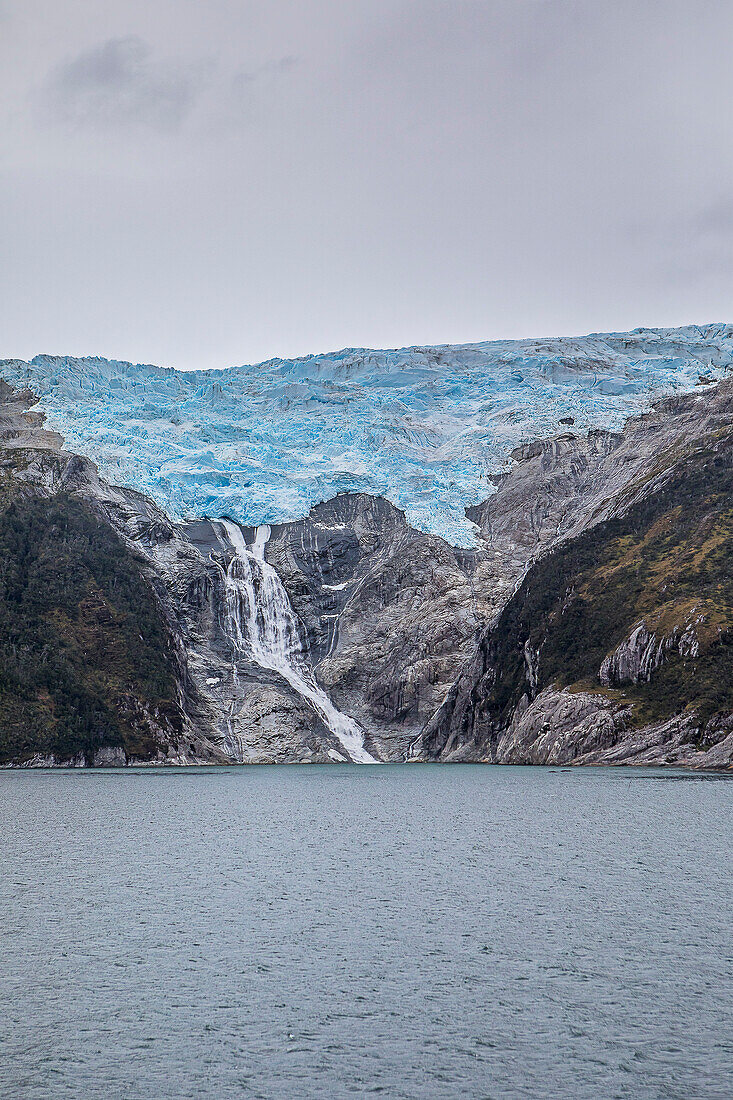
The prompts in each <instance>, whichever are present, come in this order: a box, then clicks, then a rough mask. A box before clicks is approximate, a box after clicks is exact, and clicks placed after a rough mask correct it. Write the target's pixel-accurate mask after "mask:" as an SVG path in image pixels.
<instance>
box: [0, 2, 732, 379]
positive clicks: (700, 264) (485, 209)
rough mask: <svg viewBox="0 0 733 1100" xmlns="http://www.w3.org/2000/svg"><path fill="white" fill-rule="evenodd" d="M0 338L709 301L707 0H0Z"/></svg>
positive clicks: (423, 338)
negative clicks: (443, 0) (0, 254)
mask: <svg viewBox="0 0 733 1100" xmlns="http://www.w3.org/2000/svg"><path fill="white" fill-rule="evenodd" d="M0 39H1V44H0V249H1V252H2V266H1V271H2V274H1V276H0V279H1V282H0V357H8V356H18V357H22V358H28V357H30V356H32V355H34V354H37V353H38V352H50V353H56V354H75V355H84V354H95V355H106V356H109V357H115V358H124V359H132V360H134V361H143V362H154V363H161V364H165V365H171V366H179V367H195V366H228V365H231V364H234V363H244V362H253V361H257V360H261V359H265V358H268V357H271V356H276V355H280V356H292V355H299V354H306V353H308V352H316V351H327V350H331V349H335V348H340V347H344V346H371V347H395V346H403V345H408V344H423V343H454V342H463V341H473V340H485V339H492V338H496V337H504V336H516V337H519V336H543V335H561V334H572V333H584V332H589V331H594V330H595V331H606V330H611V329H625V328H632V327H635V326H636V325H643V324H646V325H667V324H670V325H671V324H684V323H688V322H705V321H713V320H733V64H732V63H731V42H733V2H729V0H475V2H470V0H466V2H462V0H448V2H442V0H205V2H204V0H0Z"/></svg>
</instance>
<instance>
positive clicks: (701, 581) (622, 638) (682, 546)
mask: <svg viewBox="0 0 733 1100" xmlns="http://www.w3.org/2000/svg"><path fill="white" fill-rule="evenodd" d="M715 399H716V402H717V407H718V411H719V418H720V422H719V423H718V424H717V426H715V427H713V428H712V429H711V430H709V431H707V432H706V433H704V434H703V435H702V436H701V437H698V438H692V439H690V438H687V439H685V438H681V439H679V440H678V441H677V443H676V445H674V446H672V447H671V448H667V449H664V450H661V451H658V452H657V455H656V459H655V462H652V463H651V464H650V465H649V467H648V469H646V470H645V471H644V472H643V473H642V474H640V475H638V476H637V478H636V479H635V480H633V481H632V482H631V483H630V484H628V485H627V486H626V487H625V488H624V489H623V491H622V492H621V493H619V494H618V495H617V497H616V498H615V500H614V502H613V507H612V508H611V512H612V514H611V516H610V518H607V519H602V520H601V521H600V522H598V523H596V524H594V525H593V526H591V527H590V528H588V529H586V530H585V531H583V532H582V533H580V534H579V535H578V536H577V537H576V538H572V539H569V540H567V541H565V542H564V543H563V544H562V545H560V546H559V548H557V549H555V550H552V551H550V552H549V553H547V554H545V555H544V556H542V557H540V559H539V560H538V561H537V562H536V563H535V564H534V565H533V566H532V567H531V569H530V570H529V572H528V573H527V575H526V577H525V579H524V581H523V583H522V584H521V586H520V588H519V589H518V591H517V592H516V594H515V595H514V596H513V597H512V598H511V599H510V600H509V602H508V603H507V604H506V606H505V607H504V609H503V611H502V612H501V614H500V615H499V617H498V619H497V621H496V622H495V624H494V625H493V626H492V627H491V628H489V629H488V630H487V631H486V632H485V633H484V635H483V637H482V638H481V641H480V643H479V647H478V650H477V652H476V654H475V656H474V657H473V658H472V659H471V661H470V662H469V664H468V665H467V666H466V668H465V669H464V671H463V672H462V674H461V676H460V677H459V678H458V680H457V682H456V684H455V685H454V686H453V688H452V689H451V691H450V692H449V695H448V697H447V699H446V701H445V703H444V704H443V706H442V707H441V709H440V710H439V712H438V713H437V714H436V716H435V717H434V718H433V719H432V721H431V722H430V723H429V724H428V727H427V728H426V730H425V731H424V732H423V735H422V737H421V739H420V741H419V745H416V746H415V749H414V751H415V752H416V754H417V753H418V751H419V753H420V754H424V755H425V756H427V757H428V758H439V759H489V760H493V761H497V762H507V763H567V762H572V761H575V762H585V763H589V762H593V761H600V760H608V761H611V760H613V761H621V760H624V761H629V760H636V759H641V760H645V761H649V760H651V761H659V760H663V761H668V762H672V761H675V762H678V761H679V762H695V763H698V764H700V765H703V764H705V763H708V764H710V765H712V764H720V763H726V762H729V761H730V760H731V758H732V757H733V426H732V424H731V421H732V419H733V416H732V414H733V392H732V391H731V388H730V387H729V386H728V387H725V388H724V389H723V388H722V389H721V393H719V394H717V395H716V398H715Z"/></svg>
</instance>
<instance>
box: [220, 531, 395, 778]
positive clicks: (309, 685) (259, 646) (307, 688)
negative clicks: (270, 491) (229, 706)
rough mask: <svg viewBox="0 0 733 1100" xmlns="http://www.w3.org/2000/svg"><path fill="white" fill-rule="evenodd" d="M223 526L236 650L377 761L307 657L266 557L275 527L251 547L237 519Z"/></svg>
mask: <svg viewBox="0 0 733 1100" xmlns="http://www.w3.org/2000/svg"><path fill="white" fill-rule="evenodd" d="M220 527H221V532H219V531H217V533H218V534H219V536H220V538H221V541H222V543H223V544H224V545H226V546H230V547H231V548H232V550H233V551H234V553H233V554H232V557H231V560H230V561H229V564H228V566H226V568H224V567H222V575H223V579H224V590H225V598H226V613H227V624H226V625H227V629H228V633H229V636H230V638H231V641H232V643H233V645H234V648H235V650H236V651H237V652H238V653H242V654H246V656H247V657H248V658H249V659H250V660H252V661H254V663H255V664H257V665H259V666H260V668H265V669H268V670H270V671H272V672H277V673H279V674H280V676H282V677H283V679H284V680H286V681H287V682H288V683H289V684H290V686H291V688H292V689H293V690H294V691H295V692H296V693H297V694H298V695H300V697H301V698H302V699H304V700H305V701H306V702H307V703H308V705H309V706H310V707H311V709H312V710H314V711H315V712H316V714H317V715H318V716H319V717H320V718H321V719H322V720H323V722H324V723H325V725H326V726H327V727H328V729H329V730H330V731H331V732H332V733H333V734H334V736H335V737H336V738H337V739H338V741H339V742H340V743H341V745H342V746H343V748H344V750H345V752H346V753H347V755H348V757H349V758H350V759H351V760H353V761H354V763H357V764H376V763H378V761H377V760H375V758H374V757H373V756H371V755H370V754H369V753H368V752H367V751H366V749H365V748H364V735H363V734H362V731H361V730H360V728H359V726H358V725H357V723H356V722H355V721H354V719H353V718H350V717H349V715H348V714H342V713H341V711H340V710H337V709H336V707H335V706H334V705H333V703H332V702H331V700H330V699H329V698H328V696H327V695H326V693H325V691H323V689H322V688H320V687H319V686H318V684H317V683H316V679H315V676H314V675H313V670H312V669H311V667H310V665H309V664H308V662H307V661H306V660H305V657H304V656H303V650H302V646H301V642H300V631H299V630H298V621H297V619H296V617H295V613H294V611H293V609H292V607H291V606H290V600H289V599H288V594H287V592H286V591H285V589H284V587H283V584H282V581H281V580H280V578H279V577H278V575H277V572H276V571H275V569H273V567H272V566H271V565H269V564H268V563H267V562H266V561H265V546H266V544H267V540H268V538H269V537H270V528H269V527H268V526H267V525H263V526H260V527H258V528H257V530H256V533H255V539H254V542H253V543H252V547H251V549H250V548H249V547H248V546H247V544H246V542H245V540H244V535H243V534H242V529H241V528H240V527H239V526H238V525H237V524H236V523H232V522H231V521H230V520H221V521H220ZM235 673H236V665H235Z"/></svg>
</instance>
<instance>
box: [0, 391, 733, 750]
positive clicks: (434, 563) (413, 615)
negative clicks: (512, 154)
mask: <svg viewBox="0 0 733 1100" xmlns="http://www.w3.org/2000/svg"><path fill="white" fill-rule="evenodd" d="M34 401H35V397H34V395H33V394H31V393H30V392H18V391H16V390H12V389H11V388H10V387H8V386H6V385H5V384H4V383H2V382H0V515H2V514H3V513H4V511H5V510H6V509H7V508H8V507H10V506H11V504H12V505H13V506H17V505H18V504H19V503H23V502H25V503H26V504H28V505H29V506H30V505H32V506H33V507H36V506H40V505H43V506H44V507H46V506H50V505H53V506H54V507H55V508H57V509H61V511H62V512H63V514H64V515H67V516H68V515H70V514H71V512H72V511H73V509H75V508H76V509H82V511H83V514H84V516H86V517H87V519H88V518H89V517H91V519H93V521H94V523H95V524H97V525H98V526H100V529H101V530H102V531H103V532H107V533H108V534H107V535H104V538H107V537H109V538H111V539H114V540H116V542H115V543H114V545H116V546H117V548H118V549H117V551H116V553H117V554H118V555H119V556H120V558H121V560H124V561H125V562H126V563H127V566H126V568H128V573H129V576H130V578H133V580H134V578H135V577H136V578H137V580H135V581H134V583H135V584H136V585H137V584H138V581H139V587H137V588H136V589H135V591H136V592H137V596H136V601H137V603H136V606H137V608H138V610H139V611H140V613H143V612H144V614H145V616H147V617H148V618H149V619H150V621H151V622H154V623H156V624H157V626H156V629H157V630H158V631H159V634H158V635H156V637H158V638H159V641H158V642H157V643H156V644H157V648H158V649H159V650H160V652H162V653H164V654H165V655H166V658H165V661H164V662H163V665H164V666H165V667H164V669H163V672H165V675H163V672H162V673H161V675H163V679H162V680H161V681H160V683H165V685H166V686H165V690H164V691H163V693H162V695H161V693H160V684H158V686H157V687H156V689H155V692H157V694H155V692H153V694H152V695H151V690H152V689H151V684H150V682H149V681H148V680H146V677H145V675H144V668H143V666H142V665H140V664H139V663H138V664H136V663H135V659H134V655H133V656H130V657H129V659H128V658H127V657H125V658H124V660H123V661H122V663H121V664H120V669H121V671H120V676H119V677H118V679H119V680H120V686H119V689H118V694H117V695H116V696H115V697H114V707H112V709H111V710H110V711H109V712H106V711H105V712H104V714H103V716H102V718H101V719H100V721H99V722H98V723H97V727H95V730H96V732H95V734H94V737H92V739H91V740H88V742H85V743H84V744H82V745H79V744H76V743H73V741H72V742H69V743H66V742H64V743H63V744H62V745H60V744H56V745H55V746H54V745H53V744H49V743H48V740H47V739H46V741H44V739H43V738H42V737H40V736H36V735H35V734H34V736H35V740H34V739H33V737H30V738H26V740H25V741H24V742H23V744H22V745H20V746H19V743H18V741H17V738H16V742H15V751H14V749H13V744H11V743H8V745H7V746H6V749H5V750H4V759H5V760H7V761H16V762H26V763H28V764H31V765H33V764H36V765H38V764H44V763H46V764H47V763H49V762H57V763H58V762H63V763H67V764H76V765H79V764H80V763H86V764H91V763H96V764H97V765H102V764H103V765H105V766H106V765H116V764H119V763H123V762H125V761H127V762H129V761H130V760H139V759H144V760H150V761H152V762H155V761H161V762H169V763H194V762H202V763H203V762H211V763H226V762H253V763H254V762H257V763H266V762H299V761H302V762H308V761H314V762H320V761H322V762H328V761H339V760H343V759H347V758H348V752H345V750H344V745H343V743H342V742H340V740H339V738H338V737H337V736H335V735H334V732H333V730H332V729H331V728H330V726H329V725H328V723H327V722H326V721H325V720H324V718H323V716H322V715H321V714H319V713H317V711H315V710H314V709H313V707H312V706H310V705H309V704H308V702H307V701H306V700H304V698H303V696H302V695H301V694H299V693H298V691H297V690H294V688H293V684H292V682H290V681H289V680H288V677H287V676H284V675H283V674H282V673H281V672H280V671H278V669H277V668H263V667H262V665H261V664H258V663H257V661H256V660H254V659H253V656H252V654H251V653H249V652H248V651H247V649H246V647H241V646H238V645H237V644H236V638H235V637H233V635H232V630H231V626H230V624H229V622H228V611H227V607H228V605H227V592H226V584H225V576H226V573H227V569H228V566H229V563H230V562H231V560H232V555H233V553H234V548H233V546H232V544H231V542H230V540H228V537H227V534H226V529H225V526H224V524H222V523H221V522H217V521H208V520H201V521H200V522H197V523H188V524H178V523H174V522H172V521H171V520H170V518H169V517H168V516H167V515H166V514H165V513H164V512H163V511H162V510H161V509H160V508H158V507H157V506H156V505H155V504H154V503H152V502H151V501H150V500H149V499H148V498H147V497H145V496H143V495H142V494H141V493H138V492H136V491H134V490H131V489H120V488H114V487H112V486H110V485H109V484H108V483H107V482H106V481H104V480H103V479H102V478H101V477H100V476H99V474H98V472H97V470H96V468H95V467H94V465H93V464H92V463H91V462H90V461H89V460H87V459H85V458H81V457H79V456H76V455H73V454H70V453H68V452H66V451H65V450H63V446H62V445H63V440H62V439H61V438H60V437H59V436H58V435H57V434H56V433H53V432H48V431H46V430H45V429H44V426H43V417H42V415H41V414H39V413H38V412H36V411H34V410H33V409H32V408H31V406H32V404H33V403H34ZM732 414H733V384H731V383H721V384H720V385H718V386H716V387H713V388H708V387H706V388H705V389H702V390H700V391H699V392H697V393H693V394H690V395H687V396H685V397H677V398H671V399H667V400H665V401H663V402H661V403H660V404H659V405H657V406H656V407H655V409H654V410H653V411H652V412H650V413H646V414H644V415H643V416H639V417H636V418H634V419H632V420H630V421H628V423H627V424H626V426H625V428H624V430H623V431H622V432H601V431H591V432H590V433H587V434H577V435H576V434H572V433H569V432H563V433H562V434H560V435H557V436H555V437H553V438H550V439H546V440H541V441H539V442H537V443H533V444H531V445H526V446H523V447H520V448H518V449H517V451H515V453H514V456H513V464H512V466H511V468H510V469H508V470H507V472H506V473H505V474H503V475H502V476H500V477H497V478H495V479H494V480H495V492H494V493H493V494H492V495H491V496H490V497H489V498H488V499H487V500H486V501H485V502H484V503H483V504H482V505H480V506H479V507H477V508H474V509H470V510H469V512H468V519H469V521H470V522H471V523H473V524H475V525H476V527H477V529H478V530H479V532H480V542H479V544H478V546H477V547H476V548H475V549H471V550H466V549H460V548H456V547H454V546H451V545H449V544H448V543H446V542H444V541H443V540H442V539H441V538H439V537H437V536H434V535H425V534H423V533H420V532H418V531H416V530H415V529H414V528H412V527H411V526H410V525H409V523H408V522H407V520H406V518H405V515H404V514H403V513H402V512H401V511H400V510H399V509H397V508H396V507H395V506H394V505H392V504H390V503H388V502H387V501H386V500H384V499H382V498H379V497H373V496H370V495H368V494H364V493H344V494H340V495H338V496H336V497H334V498H333V499H332V500H329V501H327V502H325V503H322V504H318V505H316V507H315V508H313V509H312V511H311V512H310V514H309V515H308V517H307V518H305V519H302V520H298V521H296V522H292V523H283V524H280V525H276V526H273V527H272V530H271V532H270V534H269V538H267V540H266V541H262V547H261V548H262V551H263V560H264V561H265V562H266V563H267V564H268V565H269V566H272V567H273V568H274V569H275V570H276V572H277V575H278V576H279V578H280V580H281V582H282V585H283V586H284V589H285V591H286V593H287V597H288V598H289V602H290V605H291V607H292V611H293V612H294V614H295V616H296V622H297V632H298V633H299V635H300V645H301V647H302V651H303V660H305V661H306V662H307V663H308V664H309V665H310V668H311V669H312V670H313V671H312V674H313V676H314V677H315V679H316V680H317V683H318V684H319V685H320V688H321V689H323V690H324V691H325V692H326V693H327V695H328V696H329V698H330V700H331V701H332V703H333V704H334V705H335V706H336V707H337V708H339V710H340V711H341V712H343V713H344V714H346V715H350V716H351V717H352V718H353V719H355V720H356V722H357V723H358V724H359V725H360V726H361V729H362V730H363V731H364V733H365V735H366V740H365V744H366V747H367V748H368V751H369V752H370V753H371V754H372V755H373V756H375V757H376V758H378V759H380V760H385V761H388V760H402V759H406V758H408V759H412V760H489V761H492V762H496V763H555V764H557V763H569V762H576V763H599V762H606V763H618V762H629V761H635V762H645V763H660V762H661V763H664V762H680V763H690V764H693V765H695V766H726V765H727V764H728V763H729V761H730V759H731V752H732V751H733V742H732V740H731V738H732V736H733V731H732V728H731V718H730V715H731V712H733V684H732V681H731V672H730V669H731V664H730V631H731V625H732V615H731V606H732V605H733V596H732V595H731V593H730V576H731V574H732V573H733V570H731V569H730V560H731V540H730V530H729V520H728V518H727V517H728V511H729V510H730V506H731V461H730V453H731V451H730V435H731V422H732V421H733V415H732ZM565 419H566V420H567V418H565ZM84 522H87V520H85V521H84ZM242 535H243V537H244V539H245V540H246V543H247V545H249V546H250V547H252V546H253V545H254V543H255V542H256V538H257V537H259V536H256V532H255V530H254V529H252V528H244V529H242ZM62 541H63V540H62ZM63 554H65V555H66V558H65V559H64V560H65V561H67V563H68V561H71V559H72V557H73V555H71V551H70V550H69V548H68V547H65V545H64V547H63ZM63 554H62V557H63ZM726 563H727V564H726ZM65 568H66V566H65ZM133 580H130V583H131V584H132V583H133ZM110 583H111V582H110ZM118 594H119V593H118ZM116 599H117V596H115V595H114V590H113V589H110V591H109V592H108V593H107V595H106V596H105V597H104V599H102V600H101V602H100V601H98V603H97V605H96V607H97V610H96V611H95V612H94V614H95V615H96V621H97V623H98V625H97V627H96V628H95V629H98V630H102V629H103V630H105V631H107V635H108V637H109V638H110V639H111V638H112V637H113V636H116V632H117V633H119V624H120V623H122V622H123V620H125V616H128V617H129V616H130V615H131V614H132V612H131V608H130V606H127V605H125V607H122V606H118V605H117V604H116V602H115V601H116ZM85 607H86V605H85ZM57 612H58V608H56V609H54V608H50V609H49V610H48V616H50V618H49V621H54V616H56V615H57ZM100 616H101V620H100ZM39 629H40V628H39ZM140 633H141V634H142V633H143V632H142V631H141V632H140ZM75 637H76V635H75ZM41 640H42V639H41ZM36 642H39V639H38V638H37V639H36ZM36 642H34V644H36ZM75 644H76V643H75ZM41 648H42V647H41ZM87 652H91V655H92V662H91V664H92V671H94V656H95V655H94V653H93V651H87ZM125 662H127V663H125ZM166 670H167V671H166ZM165 676H167V677H168V679H165ZM93 679H94V683H95V684H97V685H98V684H99V683H101V682H104V683H107V682H108V681H109V670H108V669H105V668H104V667H102V666H101V665H100V666H99V668H97V669H96V672H95V673H94V677H93ZM95 690H96V688H95ZM40 698H42V700H43V707H45V708H46V709H45V710H44V709H43V707H42V708H41V710H40V711H39V713H42V714H45V715H46V717H48V714H49V713H51V709H49V705H48V702H47V701H46V700H45V699H43V697H42V695H41V697H40ZM163 698H164V699H165V700H167V702H166V704H165V706H162V707H161V699H163ZM106 702H107V703H110V706H111V700H106ZM39 706H40V704H39ZM112 710H114V711H115V714H116V716H117V717H116V719H115V721H116V722H117V725H116V726H115V721H113V720H112V718H111V714H112ZM1 724H2V723H0V725H1ZM36 732H38V731H36Z"/></svg>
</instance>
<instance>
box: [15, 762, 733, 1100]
mask: <svg viewBox="0 0 733 1100" xmlns="http://www.w3.org/2000/svg"><path fill="white" fill-rule="evenodd" d="M731 810H733V783H731V782H730V780H729V779H726V778H723V777H716V776H705V775H694V774H690V775H681V774H679V773H671V772H666V773H660V772H654V771H636V770H616V771H614V770H609V771H603V770H586V771H583V772H579V771H572V770H557V769H547V770H543V769H535V768H490V767H481V766H468V767H467V766H462V767H461V766H450V765H447V766H446V765H405V766H391V767H382V768H359V767H351V766H348V765H346V766H338V767H337V766H332V767H329V766H328V765H326V766H310V767H307V766H306V767H295V766H291V767H267V768H254V767H252V768H226V769H210V770H204V769H201V770H193V769H192V770H188V769H185V770H168V771H159V770H155V769H140V770H125V771H117V772H102V771H92V770H89V771H79V772H61V771H59V772H37V773H18V772H15V773H13V772H4V773H0V827H1V828H2V836H3V838H4V839H3V856H4V862H5V869H4V874H3V876H2V880H0V881H1V886H0V889H1V890H2V929H3V936H2V940H1V941H0V952H1V953H2V958H1V959H0V965H1V970H0V973H2V982H0V1019H1V1020H2V1027H1V1028H0V1046H1V1047H2V1051H1V1052H0V1095H2V1096H3V1097H8V1098H13V1100H14V1098H16V1097H22V1098H23V1100H55V1098H56V1097H73V1098H75V1100H77V1098H81V1097H83V1098H84V1100H96V1098H100V1100H117V1098H119V1100H123V1098H124V1100H167V1098H170V1100H174V1098H175V1100H182V1098H189V1097H190V1098H196V1100H200V1098H206V1100H208V1098H212V1100H230V1098H234V1097H237V1098H240V1097H247V1098H250V1097H252V1098H258V1097H267V1098H283V1100H286V1098H287V1100H291V1098H294V1097H298V1098H301V1097H306V1098H312V1097H318V1098H324V1100H325V1098H328V1100H333V1098H340V1097H347V1096H371V1095H381V1096H384V1097H388V1098H389V1100H399V1098H403V1097H410V1098H415V1100H417V1098H419V1100H423V1098H426V1097H427V1098H431V1100H432V1098H450V1100H454V1098H455V1097H458V1096H462V1097H470V1098H492V1100H517V1098H519V1100H522V1098H532V1100H538V1098H543V1100H544V1098H547V1100H550V1098H552V1100H556V1098H558V1097H561V1098H565V1097H567V1098H572V1100H577V1098H592V1100H599V1098H600V1100H606V1098H612V1097H633V1098H635V1100H636V1098H639V1097H643V1098H646V1097H648V1098H654V1100H661V1098H674V1100H689V1098H691V1097H695V1098H696V1100H701V1098H704V1100H707V1098H711V1097H716V1098H717V1097H721V1098H722V1097H726V1098H729V1097H730V1095H731V1078H730V1073H731V1070H733V1035H732V1033H731V1027H730V1022H731V1008H732V1007H733V1004H732V1000H733V997H732V993H733V989H732V975H733V958H732V954H733V936H732V935H731V908H730V900H731V885H732V877H733V872H732V864H731V860H730V852H731V842H732V841H733V835H732V834H733V827H732V824H731V822H732V820H733V819H732V816H731Z"/></svg>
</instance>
